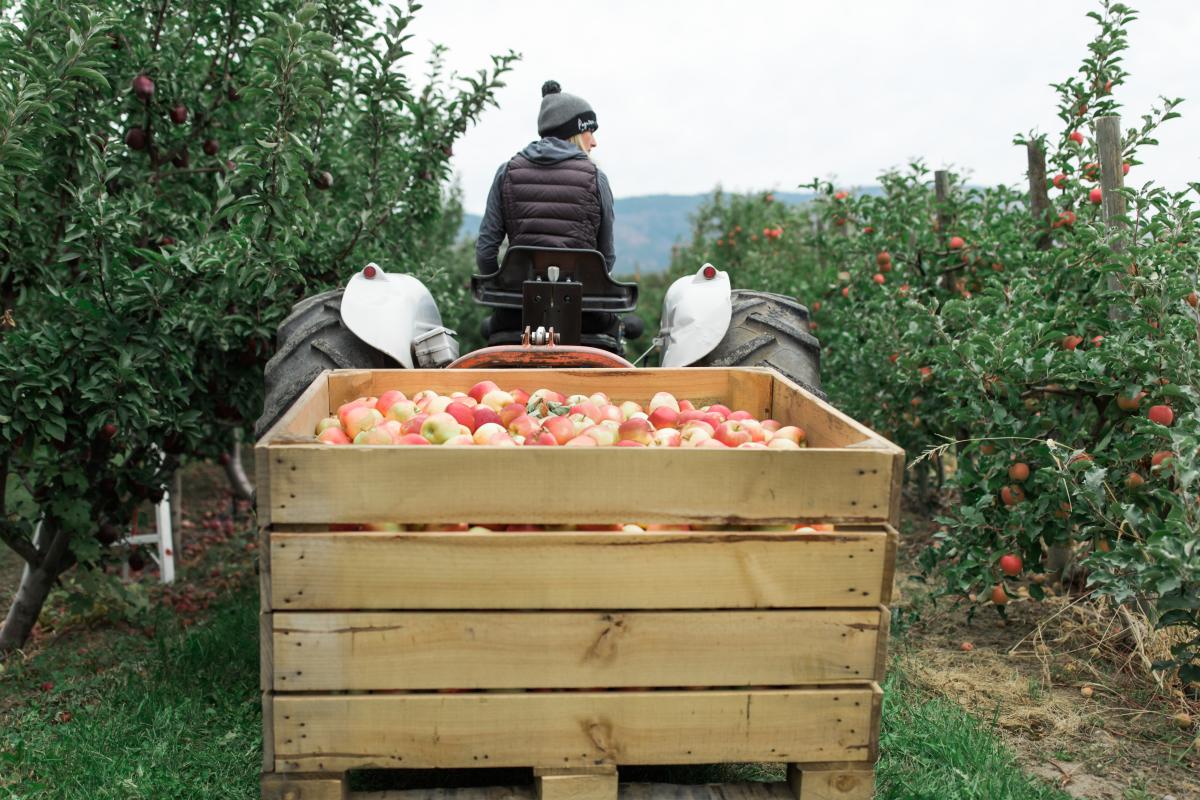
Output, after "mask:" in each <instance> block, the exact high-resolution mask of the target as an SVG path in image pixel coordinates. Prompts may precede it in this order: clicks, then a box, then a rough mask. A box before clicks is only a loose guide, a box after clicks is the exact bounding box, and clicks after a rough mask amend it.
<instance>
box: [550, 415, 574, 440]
mask: <svg viewBox="0 0 1200 800" xmlns="http://www.w3.org/2000/svg"><path fill="white" fill-rule="evenodd" d="M542 429H543V430H545V431H547V432H548V433H549V434H550V435H551V436H553V437H554V440H555V442H556V443H558V444H566V443H567V442H569V441H571V440H572V439H574V438H575V423H574V422H572V421H571V420H569V419H567V418H566V417H560V416H553V417H550V418H549V419H547V420H546V421H545V422H543V423H542Z"/></svg>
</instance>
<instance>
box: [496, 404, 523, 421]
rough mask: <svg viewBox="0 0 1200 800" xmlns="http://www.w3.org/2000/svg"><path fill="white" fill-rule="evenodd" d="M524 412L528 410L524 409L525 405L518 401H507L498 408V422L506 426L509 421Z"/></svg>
mask: <svg viewBox="0 0 1200 800" xmlns="http://www.w3.org/2000/svg"><path fill="white" fill-rule="evenodd" d="M526 413H528V412H527V411H526V410H525V406H523V405H521V404H520V403H509V404H508V405H506V406H505V407H504V408H502V409H500V424H501V425H503V426H505V427H508V425H509V423H510V422H512V421H513V420H514V419H516V418H517V417H519V416H521V415H522V414H526Z"/></svg>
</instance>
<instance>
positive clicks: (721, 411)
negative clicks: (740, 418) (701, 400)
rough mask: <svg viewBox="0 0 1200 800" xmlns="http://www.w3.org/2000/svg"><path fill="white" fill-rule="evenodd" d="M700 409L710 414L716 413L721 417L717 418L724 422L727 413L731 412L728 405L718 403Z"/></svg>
mask: <svg viewBox="0 0 1200 800" xmlns="http://www.w3.org/2000/svg"><path fill="white" fill-rule="evenodd" d="M701 410H702V411H707V412H709V413H710V414H717V415H718V416H720V417H721V419H720V420H719V421H720V422H724V421H725V420H727V419H729V415H730V414H732V413H733V412H732V411H731V410H730V409H729V406H723V405H721V404H720V403H714V404H713V405H711V406H706V407H705V408H703V409H701Z"/></svg>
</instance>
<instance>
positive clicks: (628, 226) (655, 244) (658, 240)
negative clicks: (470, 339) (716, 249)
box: [462, 190, 870, 275]
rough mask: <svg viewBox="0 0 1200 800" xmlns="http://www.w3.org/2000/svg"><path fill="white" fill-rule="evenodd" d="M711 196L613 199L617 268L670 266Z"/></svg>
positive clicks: (466, 218) (791, 195)
mask: <svg viewBox="0 0 1200 800" xmlns="http://www.w3.org/2000/svg"><path fill="white" fill-rule="evenodd" d="M867 191H870V190H867ZM711 196H712V195H711V194H690V195H678V194H651V195H643V196H640V197H621V198H617V199H616V200H615V201H614V203H613V205H614V208H613V210H614V212H615V214H616V218H617V221H616V226H615V228H614V229H613V243H614V245H615V247H616V250H617V268H616V271H617V272H618V273H620V274H623V275H628V274H632V273H633V272H634V271H635V270H637V269H640V270H641V271H642V272H661V271H663V270H664V269H666V268H667V266H668V265H669V264H670V261H671V246H672V245H675V244H683V243H685V242H687V241H688V240H689V237H690V236H691V232H692V221H691V215H692V214H693V213H694V212H695V211H696V209H698V208H699V207H700V204H701V203H703V202H704V201H705V200H707V199H708V198H709V197H711ZM812 197H813V195H812V193H811V192H804V193H796V192H775V199H776V200H778V201H781V202H784V203H804V202H807V201H808V200H811V199H812ZM480 220H481V217H479V216H478V215H476V214H465V215H463V225H462V235H463V236H464V237H465V238H472V239H473V238H474V237H475V236H476V235H477V234H478V233H479V222H480Z"/></svg>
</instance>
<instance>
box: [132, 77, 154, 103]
mask: <svg viewBox="0 0 1200 800" xmlns="http://www.w3.org/2000/svg"><path fill="white" fill-rule="evenodd" d="M133 93H134V94H135V95H137V98H138V99H139V100H141V101H143V102H149V100H150V99H151V98H152V97H154V81H152V80H151V79H150V76H149V75H138V76H137V77H136V78H134V79H133Z"/></svg>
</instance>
